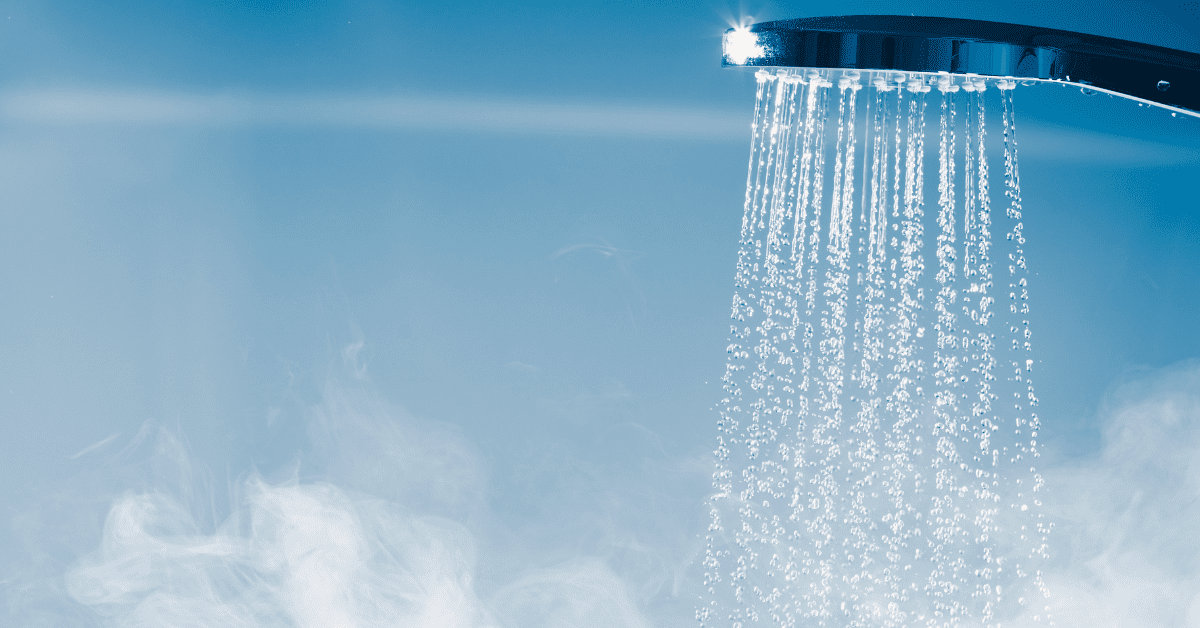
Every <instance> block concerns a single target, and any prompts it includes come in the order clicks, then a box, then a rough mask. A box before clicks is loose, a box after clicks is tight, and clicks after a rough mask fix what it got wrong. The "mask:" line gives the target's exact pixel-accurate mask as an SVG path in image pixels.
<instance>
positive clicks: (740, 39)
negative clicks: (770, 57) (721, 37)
mask: <svg viewBox="0 0 1200 628" xmlns="http://www.w3.org/2000/svg"><path fill="white" fill-rule="evenodd" d="M765 54H767V50H766V49H765V48H763V47H762V46H760V45H759V44H758V35H757V34H756V33H752V32H750V28H749V27H746V26H739V27H737V28H735V29H733V30H731V31H729V32H727V33H725V56H726V57H728V58H729V61H730V62H731V63H734V64H737V65H743V64H744V63H746V61H749V60H750V59H757V58H758V57H761V56H763V55H765Z"/></svg>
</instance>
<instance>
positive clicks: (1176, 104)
mask: <svg viewBox="0 0 1200 628" xmlns="http://www.w3.org/2000/svg"><path fill="white" fill-rule="evenodd" d="M722 43H723V46H722V49H723V56H722V65H724V66H727V67H764V66H765V67H777V68H820V69H834V70H836V69H842V70H861V71H868V70H875V71H894V72H903V73H918V74H928V75H934V74H943V75H945V74H949V75H960V76H964V77H965V76H971V77H972V78H975V77H979V78H983V79H988V78H996V79H1008V80H1018V81H1054V82H1061V83H1071V84H1075V85H1078V86H1080V87H1081V88H1082V89H1085V90H1088V91H1091V92H1103V93H1109V94H1112V95H1116V96H1122V97H1124V98H1130V99H1133V100H1137V101H1140V102H1142V103H1146V104H1151V105H1156V106H1159V107H1163V108H1166V109H1170V110H1171V111H1174V112H1178V113H1183V114H1186V115H1190V116H1196V117H1200V54H1196V53H1192V52H1184V51H1180V50H1172V49H1170V48H1163V47H1161V46H1151V45H1149V44H1142V43H1138V42H1132V41H1125V40H1122V39H1113V38H1111V37H1099V36H1096V35H1087V34H1083V33H1074V32H1070V31H1063V30H1056V29H1051V28H1039V27H1036V26H1020V25H1016V24H1004V23H1000V22H985V21H982V20H966V19H958V18H944V17H916V16H907V15H851V16H839V17H813V18H802V19H797V20H782V21H778V22H763V23H760V24H754V25H752V26H749V27H741V28H731V29H729V30H728V31H727V32H726V33H725V37H724V40H723V42H722Z"/></svg>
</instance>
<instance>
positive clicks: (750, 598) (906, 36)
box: [697, 16, 1200, 628]
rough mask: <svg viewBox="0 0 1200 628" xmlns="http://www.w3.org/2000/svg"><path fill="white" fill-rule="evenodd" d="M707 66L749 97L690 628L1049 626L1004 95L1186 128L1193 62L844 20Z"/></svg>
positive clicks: (755, 36)
mask: <svg viewBox="0 0 1200 628" xmlns="http://www.w3.org/2000/svg"><path fill="white" fill-rule="evenodd" d="M723 63H724V65H726V66H730V67H750V68H757V71H756V72H755V76H756V78H757V81H756V83H757V88H756V89H757V93H756V98H755V110H754V118H753V124H752V126H751V129H752V132H751V150H750V162H749V168H748V172H747V180H746V196H745V206H744V214H743V218H742V224H741V233H740V237H739V250H738V262H737V269H736V273H735V279H734V294H733V302H732V309H731V325H730V328H729V338H728V345H727V349H726V352H727V356H728V357H727V362H726V370H725V375H724V376H723V378H722V384H723V391H724V397H723V398H722V399H721V400H720V401H719V402H718V403H717V407H716V409H717V410H718V412H719V417H720V418H719V420H718V443H717V448H716V450H715V452H714V453H715V459H716V469H715V473H714V475H713V488H714V493H713V498H712V501H711V515H712V520H711V521H712V522H711V525H710V527H709V534H708V536H707V549H706V554H705V560H704V563H705V567H706V575H705V578H706V580H705V585H706V587H707V589H708V594H707V597H704V598H702V603H701V605H700V606H699V607H698V608H697V618H698V619H699V620H700V623H701V625H704V626H733V627H735V628H749V627H750V626H779V627H781V628H790V627H795V626H830V627H835V626H836V627H845V626H854V627H867V626H880V627H885V626H886V627H900V626H925V627H927V628H933V627H939V628H953V627H957V626H968V625H974V626H1000V625H1012V624H1014V623H1016V624H1021V625H1025V624H1027V623H1044V624H1048V625H1053V623H1054V622H1053V612H1052V609H1053V606H1052V603H1051V601H1050V590H1049V588H1048V586H1047V585H1046V582H1045V580H1044V579H1043V577H1042V575H1043V568H1044V566H1045V565H1046V564H1047V563H1046V561H1047V559H1049V558H1050V549H1049V547H1050V535H1051V530H1052V528H1053V522H1051V521H1049V520H1048V519H1046V517H1045V515H1044V514H1043V513H1042V511H1041V506H1042V498H1043V491H1042V488H1043V486H1044V480H1043V478H1042V476H1041V474H1040V473H1039V471H1038V469H1037V461H1038V458H1039V456H1040V453H1039V447H1038V434H1039V430H1040V429H1041V419H1040V418H1039V417H1038V399H1037V395H1036V394H1035V388H1034V384H1033V378H1034V375H1035V371H1036V365H1037V364H1038V362H1039V361H1038V359H1037V357H1038V356H1037V354H1036V353H1035V352H1034V350H1033V349H1034V339H1035V336H1034V326H1033V325H1031V322H1030V321H1031V318H1032V315H1031V312H1032V311H1033V310H1032V309H1031V306H1032V304H1033V303H1034V300H1033V299H1032V298H1031V287H1030V283H1031V281H1032V280H1034V279H1035V277H1034V274H1033V273H1031V272H1030V269H1029V263H1028V261H1027V258H1026V243H1027V241H1026V238H1027V236H1026V231H1025V225H1026V222H1027V221H1028V220H1029V218H1030V216H1029V215H1028V211H1027V210H1026V209H1025V208H1024V206H1023V200H1022V196H1021V185H1020V168H1019V165H1018V159H1017V133H1016V131H1017V126H1018V125H1017V123H1016V108H1015V106H1014V100H1013V94H1014V91H1016V88H1017V87H1018V86H1019V85H1032V84H1037V83H1059V84H1062V85H1073V86H1077V87H1079V88H1080V89H1081V90H1082V91H1083V92H1084V93H1085V94H1096V93H1107V94H1110V95H1113V96H1120V97H1121V98H1125V99H1130V100H1132V101H1136V102H1137V103H1138V104H1139V105H1141V106H1149V107H1152V108H1161V109H1164V110H1167V111H1170V113H1171V115H1173V116H1176V117H1178V116H1179V115H1180V114H1182V115H1184V116H1191V117H1200V111H1198V110H1200V55H1196V54H1192V53H1187V52H1180V51H1176V50H1170V49H1166V48H1161V47H1157V46H1149V45H1145V44H1139V43H1135V42H1128V41H1122V40H1117V39H1111V38H1105V37H1095V36H1091V35H1083V34H1079V33H1071V32H1067V31H1061V30H1053V29H1044V28H1035V27H1027V26H1017V25H1011V24H999V23H995V22H984V21H979V20H963V19H949V18H925V17H911V16H850V17H822V18H806V19H799V20H789V21H780V22H767V23H763V24H756V25H753V26H749V27H741V28H735V29H731V30H730V31H728V32H727V33H726V34H725V38H724V41H723ZM997 100H998V101H999V102H998V103H996V101H997ZM989 102H991V103H995V104H998V105H999V106H998V107H997V106H995V105H989V104H987V103H989ZM997 118H998V119H997ZM989 119H990V120H991V122H990V123H989V122H988V121H989ZM989 126H990V127H991V128H992V129H993V132H992V133H991V134H989V133H988V128H989ZM927 127H929V131H928V132H927ZM997 131H998V132H997ZM1001 155H1002V170H1000V172H998V173H997V174H999V175H1000V176H999V177H997V178H999V181H993V176H992V175H991V173H990V166H991V163H992V162H993V161H995V158H996V157H997V156H1001ZM927 161H928V162H933V161H936V163H937V172H936V175H935V174H934V173H933V172H932V171H931V172H930V176H928V177H926V176H925V174H926V173H925V170H926V167H925V166H926V162H927ZM931 165H932V164H931ZM993 183H995V185H993ZM993 195H995V197H996V198H993Z"/></svg>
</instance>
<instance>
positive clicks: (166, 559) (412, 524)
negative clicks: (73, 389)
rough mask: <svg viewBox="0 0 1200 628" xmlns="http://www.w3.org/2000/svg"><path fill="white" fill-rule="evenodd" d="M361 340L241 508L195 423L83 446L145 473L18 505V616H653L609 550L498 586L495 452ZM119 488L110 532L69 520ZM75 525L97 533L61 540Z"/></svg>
mask: <svg viewBox="0 0 1200 628" xmlns="http://www.w3.org/2000/svg"><path fill="white" fill-rule="evenodd" d="M361 348H362V344H361V343H356V344H353V345H350V346H349V347H347V348H346V349H345V350H344V351H343V354H342V358H343V361H344V365H345V367H346V368H345V369H344V371H345V372H347V373H349V377H348V378H347V377H341V378H338V377H333V378H331V382H333V383H331V384H329V385H327V387H326V390H325V391H324V393H323V396H322V400H321V402H320V403H318V404H316V405H314V406H312V407H309V408H308V409H307V410H306V412H305V417H304V421H303V423H304V426H305V430H306V432H307V436H308V438H307V441H308V443H307V445H305V446H304V447H303V448H301V450H300V451H299V452H298V453H297V455H296V458H295V460H294V461H292V462H290V463H288V464H284V465H282V466H281V468H282V469H283V470H282V471H279V470H276V471H274V472H271V471H261V472H260V471H251V472H249V473H247V474H246V475H245V476H244V477H243V479H241V480H240V481H238V482H236V483H235V484H234V485H233V486H232V487H230V488H229V490H228V493H229V498H228V505H227V506H226V507H224V508H221V507H218V506H215V505H214V495H216V494H217V491H214V490H213V487H214V482H213V481H212V476H211V474H210V473H208V472H207V470H206V469H205V468H204V467H203V465H201V464H200V463H199V462H198V461H197V460H195V459H194V457H193V456H192V455H191V453H190V452H189V448H188V446H187V443H186V441H185V440H184V438H183V436H182V433H181V432H180V430H178V429H173V428H169V427H163V426H157V425H155V424H153V423H147V424H146V425H145V426H144V427H143V429H142V431H141V432H140V433H139V434H138V435H137V436H135V437H134V438H133V439H132V441H131V442H130V443H129V444H128V445H127V446H126V447H125V448H124V449H122V450H121V451H118V452H115V453H112V452H108V449H109V448H110V447H111V446H112V445H113V443H114V442H117V440H118V439H117V438H114V437H109V438H107V439H105V440H104V441H101V442H99V443H97V444H95V445H93V446H91V447H89V448H87V449H85V450H84V451H82V452H80V453H79V454H78V455H77V456H76V458H79V459H81V460H86V461H89V464H90V465H92V467H93V474H92V475H97V474H96V470H97V469H101V470H103V471H101V472H99V473H98V475H99V476H104V477H102V478H101V479H99V480H95V481H96V482H98V483H99V485H100V486H104V485H109V486H113V485H120V486H125V487H127V488H124V489H122V490H121V491H120V492H118V493H117V494H110V495H108V496H103V497H99V496H98V497H96V498H95V500H94V501H92V502H91V503H90V504H89V502H88V501H87V500H86V499H85V498H83V495H85V494H87V493H89V492H91V491H94V490H96V489H97V488H98V486H97V485H95V484H88V481H87V480H83V479H81V480H78V481H77V482H78V484H77V485H76V486H75V487H74V489H73V490H72V491H62V492H60V494H59V495H58V501H59V502H60V505H62V506H64V508H47V509H45V510H44V511H43V512H40V513H33V514H30V515H28V516H26V517H25V518H24V519H23V520H21V521H18V526H17V527H18V529H20V530H23V531H24V533H25V534H26V535H27V536H28V539H27V541H28V542H27V545H29V546H30V547H31V550H32V553H33V554H34V555H35V560H34V561H33V563H34V564H33V565H32V566H28V567H27V568H26V569H25V570H24V572H23V573H20V574H17V575H16V576H13V577H9V578H6V580H5V581H4V585H5V588H6V589H8V591H7V593H8V595H7V598H8V603H9V617H10V618H12V619H19V620H20V621H22V622H23V625H31V626H35V625H72V626H75V625H90V626H121V627H131V628H132V627H142V626H145V627H151V626H153V627H161V626H179V627H184V626H186V627H189V628H191V627H194V628H201V627H209V626H211V627H214V628H215V627H222V628H226V627H254V628H267V627H272V628H273V627H281V628H282V627H285V626H286V627H296V628H369V627H374V626H388V627H395V626H420V627H429V628H488V627H495V628H502V627H518V626H519V627H521V628H526V627H529V628H536V627H538V626H546V627H550V626H554V627H565V626H569V627H575V626H578V627H585V626H596V627H601V626H603V627H617V628H620V627H629V628H643V627H646V626H648V625H649V624H648V623H647V621H646V620H645V618H644V617H643V616H642V613H641V611H640V610H639V607H638V605H637V604H636V603H635V601H634V599H633V597H632V596H631V594H630V591H629V590H628V587H627V586H626V584H625V582H624V581H623V580H622V579H621V578H619V577H618V576H617V575H616V574H614V572H613V571H612V569H610V567H609V566H608V565H607V563H605V562H604V561H603V560H602V559H600V558H597V557H592V558H588V557H579V558H576V559H574V560H571V561H568V562H566V563H562V564H559V565H552V566H547V567H542V568H534V569H530V568H521V567H519V566H514V567H513V568H512V569H511V570H510V571H509V572H508V573H507V574H506V582H501V583H489V584H487V585H486V587H485V588H486V589H488V590H486V591H481V590H480V588H481V587H480V583H479V581H478V578H477V573H478V570H477V564H478V561H479V558H478V552H477V548H476V536H477V535H476V533H474V532H473V530H472V528H471V526H472V525H475V524H477V523H478V522H479V521H480V520H486V519H487V513H486V511H487V506H486V503H485V500H484V489H485V480H484V477H483V476H484V474H483V472H482V468H481V466H480V464H479V462H478V455H477V454H476V453H475V452H474V450H473V449H472V448H471V447H470V446H469V445H468V443H467V441H466V440H465V439H463V438H462V437H461V436H460V435H459V434H457V432H456V430H454V429H453V428H452V427H451V426H446V425H439V424H436V423H431V422H428V421H419V420H416V419H414V418H412V417H411V416H408V415H407V414H405V413H404V412H403V411H401V410H399V409H397V408H395V407H393V406H391V405H389V404H388V403H387V402H386V401H385V400H383V399H382V398H381V397H380V396H379V395H378V394H377V393H375V392H374V391H373V388H372V387H371V385H370V383H369V380H368V379H367V378H366V376H365V369H363V368H362V367H361V365H360V364H359V362H358V353H359V351H360V350H361ZM106 452H108V453H106ZM89 459H90V460H89ZM106 474H107V475H106ZM84 477H87V474H85V476H84ZM48 501H49V500H48ZM101 502H102V504H103V506H104V508H103V510H104V511H106V512H105V513H104V514H103V517H102V519H101V521H102V523H101V524H100V525H99V526H98V528H99V529H98V530H95V532H98V533H95V534H93V533H91V530H89V527H88V525H87V522H86V519H87V516H86V515H85V516H84V517H83V519H85V521H83V522H79V525H77V526H76V529H75V530H74V532H73V533H72V534H70V535H67V534H64V530H63V526H61V525H58V526H55V525H52V524H51V522H52V521H54V520H56V519H61V518H62V517H63V514H64V513H63V511H64V510H71V509H73V510H76V511H78V512H84V513H86V512H87V511H88V510H89V509H90V510H93V511H95V510H98V509H97V508H96V506H98V505H101V504H100V503H101ZM43 506H45V505H43ZM60 536H62V537H65V538H58V537H60ZM73 537H85V538H86V540H85V541H84V542H83V543H80V544H79V545H77V546H76V547H73V548H70V549H69V550H67V551H63V548H59V549H58V551H57V552H55V551H53V550H52V546H53V545H55V544H56V543H61V542H64V541H67V542H69V541H70V540H71V539H72V538H73ZM97 539H98V543H97ZM35 546H36V547H35ZM56 554H57V555H56ZM501 567H503V566H501ZM491 570H492V571H500V572H501V573H503V572H504V569H503V568H501V569H497V568H496V566H492V567H491Z"/></svg>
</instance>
